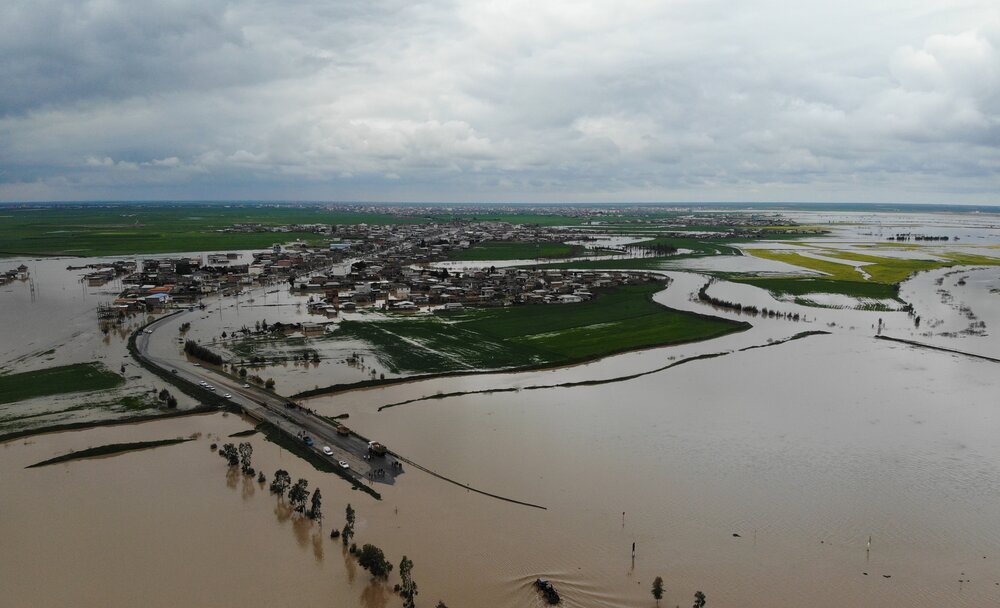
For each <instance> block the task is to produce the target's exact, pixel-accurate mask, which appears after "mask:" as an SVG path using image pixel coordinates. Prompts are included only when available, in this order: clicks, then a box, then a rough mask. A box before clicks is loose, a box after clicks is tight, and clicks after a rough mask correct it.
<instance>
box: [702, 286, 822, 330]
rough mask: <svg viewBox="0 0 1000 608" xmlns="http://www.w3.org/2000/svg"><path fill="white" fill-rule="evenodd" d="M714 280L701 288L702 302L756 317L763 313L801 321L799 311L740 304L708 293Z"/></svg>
mask: <svg viewBox="0 0 1000 608" xmlns="http://www.w3.org/2000/svg"><path fill="white" fill-rule="evenodd" d="M714 282H715V279H712V280H710V281H709V282H708V283H705V284H704V285H702V286H701V289H699V290H698V299H699V300H701V301H702V302H708V303H709V304H711V305H712V306H717V307H719V308H725V309H728V310H735V311H736V312H739V313H743V314H748V315H752V316H755V317H756V316H757V315H763V316H765V317H769V318H771V319H787V320H789V321H799V320H800V319H801V318H802V317H801V315H799V313H797V312H796V313H791V312H781V311H777V310H769V309H767V308H757V307H756V306H751V305H743V304H740V303H739V302H730V301H728V300H720V299H719V298H716V297H715V296H711V295H708V288H709V287H711V286H712V283H714Z"/></svg>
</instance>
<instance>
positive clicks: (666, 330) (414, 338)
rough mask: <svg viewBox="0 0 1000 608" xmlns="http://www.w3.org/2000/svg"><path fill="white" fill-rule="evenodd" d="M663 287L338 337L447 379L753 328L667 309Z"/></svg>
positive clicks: (374, 324)
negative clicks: (656, 298) (659, 296)
mask: <svg viewBox="0 0 1000 608" xmlns="http://www.w3.org/2000/svg"><path fill="white" fill-rule="evenodd" d="M662 289H663V285H662V284H660V283H654V284H645V285H633V286H627V287H621V288H617V289H615V290H612V291H608V292H605V293H601V294H599V295H598V296H597V297H596V298H595V299H594V300H591V301H589V302H585V303H580V304H568V305H567V304H548V305H537V306H514V307H508V308H493V309H482V310H467V311H464V312H461V313H452V314H449V315H437V316H428V317H405V318H400V319H398V320H395V319H394V320H383V321H370V322H359V321H344V322H343V323H341V329H340V332H338V333H337V334H335V335H337V336H344V337H350V338H356V339H361V340H364V341H366V342H369V343H371V344H372V345H373V346H375V347H376V349H377V350H378V351H379V353H380V357H383V358H384V361H383V362H384V363H385V364H386V366H387V367H388V368H390V369H392V370H394V371H396V372H410V373H442V372H453V371H462V370H473V369H498V368H516V367H527V366H538V365H558V364H564V363H572V362H576V361H583V360H587V359H593V358H597V357H601V356H606V355H610V354H613V353H618V352H624V351H628V350H634V349H639V348H648V347H653V346H663V345H667V344H675V343H679V342H689V341H694V340H704V339H708V338H714V337H718V336H721V335H724V334H727V333H731V332H734V331H740V330H743V329H745V328H747V327H748V324H745V323H737V322H733V321H727V320H724V319H718V318H714V317H707V316H702V315H696V314H693V313H687V312H681V311H677V310H672V309H669V308H666V307H664V306H661V305H659V304H657V303H655V302H653V300H652V296H653V294H654V293H656V292H658V291H660V290H662Z"/></svg>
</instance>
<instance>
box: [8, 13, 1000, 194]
mask: <svg viewBox="0 0 1000 608" xmlns="http://www.w3.org/2000/svg"><path fill="white" fill-rule="evenodd" d="M997 24H1000V17H998V13H997V11H996V9H995V8H994V7H993V6H992V5H991V4H990V3H988V2H976V1H975V0H973V1H972V2H970V3H966V4H964V5H962V6H953V5H951V4H949V3H945V2H943V1H942V2H931V1H920V2H916V3H915V2H912V1H907V2H903V0H888V1H887V2H885V3H879V6H873V5H872V4H871V3H868V2H859V1H855V0H847V1H845V2H840V3H819V2H813V3H808V2H807V3H805V4H802V3H800V4H797V5H794V6H789V5H788V4H787V3H783V2H777V1H776V0H755V1H754V2H753V3H744V4H740V5H736V6H733V5H732V4H731V3H724V2H721V1H718V0H707V1H698V2H695V1H693V0H673V1H671V2H653V1H648V2H647V1H642V2H630V3H626V4H624V5H622V4H621V3H617V4H616V3H611V2H597V1H587V0H575V1H572V2H570V1H566V2H544V3H539V2H529V1H528V0H519V1H516V2H510V3H495V2H487V1H485V0H484V1H475V2H450V1H445V0H431V1H429V2H423V3H418V4H414V3H405V2H402V1H401V0H387V1H381V2H379V1H376V2H372V3H341V2H329V1H326V0H323V1H320V0H316V1H315V2H304V3H298V4H297V5H296V8H295V10H290V9H289V7H288V5H287V4H283V3H275V2H268V1H267V0H257V1H255V2H248V3H240V4H230V3H228V2H224V1H222V0H210V1H199V2H194V1H193V0H191V1H190V2H188V1H186V0H170V1H166V0H163V1H153V2H150V3H142V4H135V3H129V2H125V1H124V0H85V1H82V2H70V1H69V0H38V1H37V2H34V3H7V4H4V5H2V6H0V52H2V53H3V54H4V56H5V57H14V58H16V59H15V60H13V61H7V62H0V81H2V82H5V83H10V84H11V86H5V87H4V88H3V90H0V166H2V167H3V168H4V169H3V171H0V197H3V198H6V199H11V198H16V197H17V196H20V195H23V196H28V195H31V196H47V197H54V198H103V197H109V196H112V197H121V196H127V197H139V198H163V197H165V196H168V197H173V198H203V197H204V193H205V192H211V193H213V196H224V197H234V198H239V197H245V196H247V195H248V193H252V194H254V195H255V196H273V197H277V198H299V197H304V198H330V199H337V198H351V199H370V200H380V199H383V200H398V199H399V198H401V197H402V198H407V199H416V200H440V199H448V200H468V199H474V200H484V199H485V200H504V199H516V200H659V199H669V200H677V199H682V200H712V199H715V200H719V199H729V200H745V199H747V198H754V199H760V200H768V199H771V198H781V199H793V200H825V199H829V198H833V199H835V200H836V199H837V198H838V197H840V198H841V200H842V199H843V198H844V197H846V198H852V199H860V200H927V199H930V200H967V201H970V202H1000V201H996V199H995V198H994V197H995V193H996V192H997V191H998V190H1000V171H998V162H997V160H998V158H1000V90H998V87H1000V84H998V83H1000V43H998V41H1000V36H998V32H1000V26H998V25H997ZM54 30H59V31H60V36H52V35H48V32H51V31H54ZM81 159H82V160H81ZM890 176H891V177H890ZM892 180H898V183H897V184H893V183H892ZM30 184H38V185H39V186H38V187H37V188H31V187H28V186H26V185H30ZM15 185H16V186H15ZM23 193H27V194H23Z"/></svg>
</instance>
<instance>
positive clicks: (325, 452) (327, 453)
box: [323, 445, 333, 456]
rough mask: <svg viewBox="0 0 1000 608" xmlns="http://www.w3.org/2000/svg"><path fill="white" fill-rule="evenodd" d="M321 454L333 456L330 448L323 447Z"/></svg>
mask: <svg viewBox="0 0 1000 608" xmlns="http://www.w3.org/2000/svg"><path fill="white" fill-rule="evenodd" d="M323 453H324V454H326V455H327V456H332V455H333V450H331V449H330V446H328V445H324V446H323Z"/></svg>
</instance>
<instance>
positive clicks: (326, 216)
mask: <svg viewBox="0 0 1000 608" xmlns="http://www.w3.org/2000/svg"><path fill="white" fill-rule="evenodd" d="M3 215H4V218H3V221H0V255H33V254H42V255H73V256H110V255H131V254H137V253H169V252H178V251H211V250H223V249H259V248H263V247H269V246H270V245H272V244H273V243H283V242H288V241H295V240H303V241H306V242H307V243H310V244H321V243H325V242H327V240H326V239H322V238H317V235H316V234H314V233H311V232H289V233H272V232H248V233H242V232H239V233H238V232H218V230H220V229H221V228H225V227H227V226H231V225H232V224H246V223H253V224H261V225H264V226H280V225H288V224H360V223H367V224H398V223H415V222H421V221H426V219H423V218H416V217H395V216H392V215H388V214H381V213H351V212H344V211H328V210H326V209H323V208H321V207H318V206H301V207H291V206H288V207H284V206H283V207H278V206H273V205H249V204H247V205H238V204H232V205H220V204H199V203H190V204H174V205H165V204H142V205H139V204H121V205H101V206H98V205H94V206H74V207H69V208H66V207H53V208H43V209H4V210H3Z"/></svg>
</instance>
